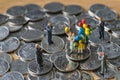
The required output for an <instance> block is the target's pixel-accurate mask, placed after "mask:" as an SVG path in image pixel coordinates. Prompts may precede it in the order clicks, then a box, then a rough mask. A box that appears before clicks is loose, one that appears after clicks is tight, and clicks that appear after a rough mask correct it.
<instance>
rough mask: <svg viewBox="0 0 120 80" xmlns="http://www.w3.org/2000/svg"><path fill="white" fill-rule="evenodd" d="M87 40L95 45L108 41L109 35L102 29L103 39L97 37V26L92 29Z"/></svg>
mask: <svg viewBox="0 0 120 80" xmlns="http://www.w3.org/2000/svg"><path fill="white" fill-rule="evenodd" d="M89 40H90V42H91V44H92V45H93V46H97V45H100V44H103V43H107V42H108V41H110V35H109V34H108V32H106V31H104V39H99V30H98V28H96V29H95V30H93V31H92V33H91V35H90V37H89Z"/></svg>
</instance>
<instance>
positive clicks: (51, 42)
mask: <svg viewBox="0 0 120 80" xmlns="http://www.w3.org/2000/svg"><path fill="white" fill-rule="evenodd" d="M49 36H50V38H49V39H50V44H53V41H52V33H50V34H49Z"/></svg>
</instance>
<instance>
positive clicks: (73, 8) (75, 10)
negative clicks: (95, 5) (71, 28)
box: [63, 5, 83, 15]
mask: <svg viewBox="0 0 120 80" xmlns="http://www.w3.org/2000/svg"><path fill="white" fill-rule="evenodd" d="M81 12H83V8H82V7H81V6H79V5H68V6H65V8H64V10H63V14H65V15H66V14H68V15H77V14H80V13H81Z"/></svg>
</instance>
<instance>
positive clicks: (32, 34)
mask: <svg viewBox="0 0 120 80" xmlns="http://www.w3.org/2000/svg"><path fill="white" fill-rule="evenodd" d="M43 36H44V32H43V31H40V30H27V31H26V32H24V33H23V34H22V35H21V39H22V40H24V41H26V42H31V41H40V40H42V38H43Z"/></svg>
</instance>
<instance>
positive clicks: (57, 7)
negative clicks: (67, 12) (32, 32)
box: [44, 2, 64, 13]
mask: <svg viewBox="0 0 120 80" xmlns="http://www.w3.org/2000/svg"><path fill="white" fill-rule="evenodd" d="M44 9H45V10H46V12H48V13H58V12H61V11H62V10H63V9H64V5H63V4H62V3H59V2H51V3H48V4H46V5H45V6H44Z"/></svg>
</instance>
